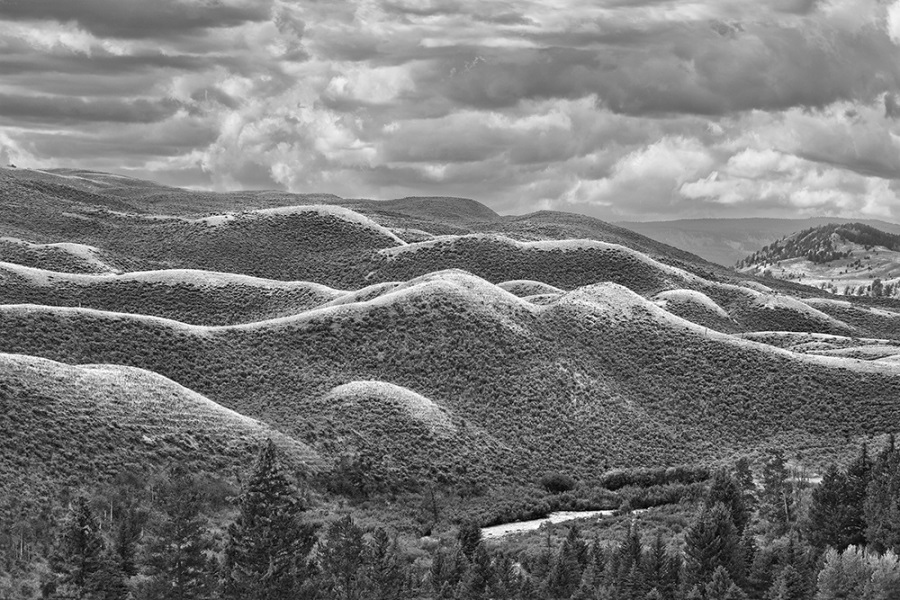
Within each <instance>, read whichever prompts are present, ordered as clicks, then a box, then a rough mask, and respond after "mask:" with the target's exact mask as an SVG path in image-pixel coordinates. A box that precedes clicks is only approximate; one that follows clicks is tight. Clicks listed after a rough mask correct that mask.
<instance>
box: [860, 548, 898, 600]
mask: <svg viewBox="0 0 900 600" xmlns="http://www.w3.org/2000/svg"><path fill="white" fill-rule="evenodd" d="M869 566H870V568H871V575H870V576H869V581H868V582H867V583H866V589H865V593H864V596H863V599H864V600H897V598H900V559H898V557H897V555H896V554H894V553H893V552H886V553H885V554H884V555H883V556H874V555H872V556H869Z"/></svg>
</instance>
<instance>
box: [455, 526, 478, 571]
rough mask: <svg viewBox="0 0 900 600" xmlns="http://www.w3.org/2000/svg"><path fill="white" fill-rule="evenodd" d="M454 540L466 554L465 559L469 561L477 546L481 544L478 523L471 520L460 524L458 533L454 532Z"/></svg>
mask: <svg viewBox="0 0 900 600" xmlns="http://www.w3.org/2000/svg"><path fill="white" fill-rule="evenodd" d="M456 540H457V541H458V542H459V546H460V548H462V551H463V552H464V553H465V554H466V558H468V559H469V560H470V561H471V560H472V559H473V557H474V556H475V552H476V551H477V550H478V544H480V543H481V528H480V527H479V526H478V523H476V522H475V521H472V520H465V521H463V522H462V523H460V525H459V531H457V532H456Z"/></svg>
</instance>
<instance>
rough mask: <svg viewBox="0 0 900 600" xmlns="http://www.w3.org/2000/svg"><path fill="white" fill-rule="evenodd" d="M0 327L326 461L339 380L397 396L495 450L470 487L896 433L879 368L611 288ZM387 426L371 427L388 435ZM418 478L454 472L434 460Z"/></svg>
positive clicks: (85, 317) (20, 346) (394, 297)
mask: <svg viewBox="0 0 900 600" xmlns="http://www.w3.org/2000/svg"><path fill="white" fill-rule="evenodd" d="M0 314H2V319H0V350H2V351H4V352H17V353H27V354H32V355H37V356H43V357H47V358H50V359H54V360H64V361H68V362H77V363H84V362H90V363H97V362H101V363H114V364H126V365H133V366H136V367H140V368H144V369H148V370H152V371H155V372H158V373H161V374H163V375H165V376H166V377H169V378H170V379H172V380H174V381H176V382H178V383H180V384H182V385H184V386H186V387H188V388H190V389H193V390H195V391H197V392H199V393H201V394H203V395H205V396H206V397H208V398H210V399H212V400H214V401H215V402H217V403H219V404H222V405H223V406H226V407H229V408H232V409H235V410H239V411H240V412H241V413H242V414H245V415H248V416H252V417H255V418H258V419H260V420H262V421H265V422H267V423H270V424H272V425H273V426H275V427H276V428H277V429H279V430H280V431H283V432H284V433H286V434H288V435H291V436H293V437H295V438H296V439H299V440H301V441H303V442H305V443H307V444H309V445H310V446H312V447H313V448H314V449H316V450H317V451H319V452H320V453H323V454H325V455H326V456H327V455H332V456H333V449H332V448H331V446H329V444H331V443H333V439H334V436H333V434H332V433H331V432H333V431H341V427H338V429H337V430H334V429H329V428H328V427H326V426H325V425H324V423H326V422H328V421H329V419H328V418H326V417H327V415H329V414H332V413H331V412H330V411H331V409H329V408H328V407H327V403H326V405H325V406H323V404H322V402H323V401H322V398H323V397H325V396H326V395H328V394H329V393H332V391H333V390H334V388H336V387H338V386H342V385H345V384H348V383H352V382H355V381H366V380H377V381H383V382H387V383H390V384H393V385H397V386H401V387H403V388H406V389H408V390H411V391H412V392H414V393H416V394H419V395H421V396H423V397H425V398H428V399H430V400H431V401H432V402H433V403H435V405H436V406H437V407H438V408H439V409H440V410H441V411H444V412H445V413H446V414H447V415H453V417H454V418H459V419H464V420H465V421H466V423H468V424H470V425H471V426H473V427H475V428H477V429H478V430H481V431H484V432H486V433H487V434H489V435H490V436H492V437H493V438H494V439H496V440H497V442H498V443H499V444H500V446H501V447H502V446H506V447H509V448H510V449H511V450H512V452H511V453H509V454H506V455H505V456H507V457H508V458H507V459H506V460H500V461H496V462H495V461H494V460H484V461H482V462H478V461H471V462H472V464H471V471H470V472H469V475H467V476H471V477H473V478H476V479H477V480H479V481H482V482H485V483H488V482H493V483H497V482H503V481H517V480H522V479H529V478H532V479H533V477H534V476H535V473H537V472H540V471H543V470H548V469H555V470H561V471H566V472H571V473H573V474H574V475H577V476H582V477H584V476H588V475H590V474H597V473H599V472H600V471H601V470H602V469H603V468H604V466H633V465H656V464H678V463H683V462H685V461H694V460H715V459H718V458H723V457H727V456H730V455H732V454H734V453H742V452H752V451H753V450H755V449H757V448H760V447H763V446H767V445H770V444H774V445H790V446H791V447H793V448H803V449H804V451H805V452H806V453H808V454H809V455H810V456H816V457H818V458H819V459H823V460H824V458H827V457H833V456H835V455H839V454H840V453H842V452H844V451H846V450H848V449H849V448H851V447H852V445H853V441H854V440H855V439H856V437H857V436H861V435H864V434H870V433H878V432H887V431H894V430H896V429H897V428H898V427H897V426H898V416H897V412H896V410H895V398H896V396H897V394H898V393H900V377H898V372H897V371H896V370H895V368H894V367H893V366H891V365H889V364H881V363H875V362H870V361H857V360H849V359H845V358H833V357H832V358H826V357H819V356H805V355H798V354H795V353H790V352H787V351H785V350H781V349H778V348H775V347H773V346H771V345H767V344H760V343H754V342H750V341H746V340H739V339H735V338H734V337H732V336H728V335H724V334H720V333H717V332H713V331H708V330H705V329H704V328H702V327H699V326H697V325H695V324H693V323H690V322H688V321H685V320H683V319H680V318H678V317H675V316H673V315H672V314H670V313H668V312H666V311H664V310H662V309H661V308H660V307H658V306H657V305H655V304H653V303H651V302H649V301H647V300H646V299H644V298H642V297H641V296H638V295H637V294H635V293H634V292H631V291H630V290H628V289H626V288H624V287H622V286H619V285H616V284H611V283H604V284H596V285H593V286H588V287H585V288H581V289H579V290H576V291H573V292H570V293H567V294H565V295H564V296H562V297H561V298H560V299H559V300H558V301H556V302H554V303H551V304H548V305H546V306H539V305H535V304H531V303H529V302H527V301H524V300H522V299H520V298H518V297H516V296H513V295H512V294H509V293H508V292H505V291H503V290H501V289H500V288H498V287H497V286H494V285H492V284H490V283H488V282H486V281H484V280H481V279H478V278H475V277H473V276H471V275H467V274H463V273H459V272H450V273H438V274H435V275H432V276H428V277H425V278H422V279H420V280H414V281H412V282H409V283H408V284H406V285H404V286H401V287H400V288H398V289H394V290H392V291H390V292H388V293H385V294H383V295H381V296H379V297H377V298H375V299H372V300H368V301H366V302H360V303H355V304H343V305H339V306H334V307H326V308H319V309H314V310H312V311H308V312H306V313H301V314H298V315H296V316H293V317H287V318H283V319H278V320H273V321H267V322H262V323H255V324H250V325H241V326H230V327H198V326H187V325H184V324H181V323H177V322H174V321H166V320H162V319H155V318H149V317H138V316H132V315H122V314H113V313H104V312H99V311H91V310H85V309H59V308H49V307H38V306H4V307H0ZM388 413H390V411H388ZM386 414H387V413H386ZM373 417H375V415H373ZM386 418H387V417H386ZM390 419H394V422H395V425H393V426H389V425H387V424H386V423H382V422H381V421H380V420H376V421H374V423H373V424H372V426H375V427H380V426H382V425H383V426H384V427H385V428H386V429H390V428H393V429H396V419H395V417H390ZM332 421H333V419H332ZM333 426H337V425H333ZM404 427H406V430H407V435H408V436H409V437H408V438H403V437H396V443H397V444H402V445H404V446H405V447H408V448H415V447H416V446H417V445H416V443H415V440H417V439H418V438H419V437H421V433H422V431H421V427H420V426H418V425H416V426H415V427H414V426H412V425H409V423H407V426H404ZM460 456H464V455H460ZM447 460H452V459H447ZM466 462H470V461H466ZM423 468H424V467H423ZM420 473H421V471H420ZM428 473H429V475H430V476H435V477H436V476H438V475H440V476H441V477H444V478H447V479H450V480H453V479H454V477H457V475H455V474H454V473H455V472H454V470H453V468H452V467H451V466H450V464H443V465H442V464H437V465H432V466H431V470H430V471H428Z"/></svg>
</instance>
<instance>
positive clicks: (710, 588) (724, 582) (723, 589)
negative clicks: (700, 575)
mask: <svg viewBox="0 0 900 600" xmlns="http://www.w3.org/2000/svg"><path fill="white" fill-rule="evenodd" d="M733 585H734V581H732V580H731V576H730V575H729V574H728V570H727V569H726V568H725V567H722V566H719V567H717V568H716V570H715V572H714V573H713V576H712V579H711V580H710V582H709V583H707V584H706V600H727V597H728V595H729V593H730V590H731V587H732V586H733Z"/></svg>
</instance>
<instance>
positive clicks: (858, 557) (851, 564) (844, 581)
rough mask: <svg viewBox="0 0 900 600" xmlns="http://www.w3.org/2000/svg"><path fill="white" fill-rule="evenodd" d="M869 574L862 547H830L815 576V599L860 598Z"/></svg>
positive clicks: (870, 571) (841, 599) (863, 592)
mask: <svg viewBox="0 0 900 600" xmlns="http://www.w3.org/2000/svg"><path fill="white" fill-rule="evenodd" d="M871 574H872V570H871V568H870V566H869V564H868V561H867V559H866V555H865V552H864V551H863V550H862V549H860V548H858V547H857V546H850V547H849V548H847V549H846V550H844V551H843V552H838V551H837V550H835V549H834V548H830V549H829V550H828V551H827V552H826V553H825V557H824V563H823V565H822V569H821V570H820V571H819V575H818V578H817V583H816V587H817V592H816V600H843V599H847V600H849V599H851V598H860V599H862V598H863V597H864V594H865V588H866V584H867V582H868V581H869V578H870V576H871Z"/></svg>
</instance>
